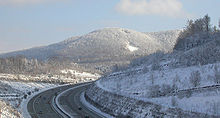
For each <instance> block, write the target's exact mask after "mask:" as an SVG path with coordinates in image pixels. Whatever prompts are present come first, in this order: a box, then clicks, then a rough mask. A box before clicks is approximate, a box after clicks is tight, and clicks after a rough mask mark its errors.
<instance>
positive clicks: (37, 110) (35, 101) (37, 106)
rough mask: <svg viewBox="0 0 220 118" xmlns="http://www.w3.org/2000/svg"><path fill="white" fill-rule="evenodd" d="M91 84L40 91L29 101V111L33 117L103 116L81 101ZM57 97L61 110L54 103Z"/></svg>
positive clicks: (80, 117) (74, 117)
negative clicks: (83, 93)
mask: <svg viewBox="0 0 220 118" xmlns="http://www.w3.org/2000/svg"><path fill="white" fill-rule="evenodd" d="M90 84H91V83H82V84H76V85H67V86H62V87H57V88H53V89H50V90H47V91H44V92H42V93H39V94H38V95H36V96H34V97H33V98H32V99H31V100H30V101H29V102H28V105H27V109H28V112H29V114H30V115H31V117H32V118H62V117H67V118H68V117H73V118H103V116H102V115H100V114H98V113H96V112H94V111H93V110H90V109H89V108H87V107H86V106H84V105H83V104H82V103H81V102H80V94H81V93H82V92H83V91H85V90H86V88H87V87H88V86H89V85H90ZM58 96H59V97H58ZM55 99H57V101H58V102H59V104H60V106H61V107H62V109H61V110H60V108H59V107H58V106H59V105H57V104H55V105H54V103H56V102H54V101H56V100H55ZM66 112H67V113H68V114H67V113H66Z"/></svg>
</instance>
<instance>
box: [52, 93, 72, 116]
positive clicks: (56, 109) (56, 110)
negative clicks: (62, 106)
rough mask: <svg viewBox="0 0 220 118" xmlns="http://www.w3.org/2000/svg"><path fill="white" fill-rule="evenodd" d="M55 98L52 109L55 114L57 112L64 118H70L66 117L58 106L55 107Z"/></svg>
mask: <svg viewBox="0 0 220 118" xmlns="http://www.w3.org/2000/svg"><path fill="white" fill-rule="evenodd" d="M55 98H56V97H55V96H53V99H52V106H51V107H52V109H53V110H54V111H55V112H57V113H58V114H60V115H61V116H62V117H64V118H68V117H66V115H65V114H64V113H63V112H62V111H60V110H59V109H58V108H57V106H56V105H55V104H56V103H55Z"/></svg>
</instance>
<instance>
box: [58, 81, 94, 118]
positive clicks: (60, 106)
mask: <svg viewBox="0 0 220 118" xmlns="http://www.w3.org/2000/svg"><path fill="white" fill-rule="evenodd" d="M89 84H91V83H87V84H82V85H78V86H75V87H73V88H70V89H67V90H65V91H63V92H61V93H60V94H59V95H58V96H57V97H56V99H55V103H56V104H57V106H58V107H59V109H62V111H63V112H64V113H65V114H66V115H68V116H69V117H71V118H74V116H72V115H71V114H69V113H68V112H67V111H66V110H65V109H64V108H63V107H62V105H60V103H59V101H58V99H59V98H60V97H61V96H62V95H63V94H65V93H66V92H68V91H70V90H73V89H76V88H79V87H82V86H86V85H89Z"/></svg>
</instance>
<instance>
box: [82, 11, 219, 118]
mask: <svg viewBox="0 0 220 118" xmlns="http://www.w3.org/2000/svg"><path fill="white" fill-rule="evenodd" d="M147 34H149V35H151V34H153V35H154V37H153V38H156V39H158V40H160V39H162V38H161V37H163V35H158V34H157V33H147ZM166 38H168V39H169V37H166ZM166 38H165V39H166ZM176 41H177V42H169V40H165V42H166V43H162V44H164V45H171V47H172V46H173V50H172V51H171V52H168V53H167V52H163V51H158V52H156V53H154V54H151V55H148V56H143V57H141V58H138V59H135V60H133V61H132V62H131V63H130V66H129V67H127V68H123V67H115V68H114V69H115V71H116V72H114V73H112V74H109V75H106V76H104V77H102V78H101V79H100V80H98V81H97V82H96V83H95V85H93V86H91V88H90V89H89V90H87V92H86V94H85V97H86V99H87V100H88V101H89V102H90V103H91V104H93V105H94V106H96V107H98V108H99V109H100V110H102V111H103V112H107V113H109V114H111V115H113V116H115V117H169V118H170V117H187V118H191V117H204V118H207V117H219V116H220V111H219V108H220V107H219V105H220V92H219V91H220V74H219V73H220V57H219V56H220V43H219V42H220V31H219V30H218V29H216V27H214V28H213V27H211V25H210V17H209V16H208V15H206V16H205V17H203V18H200V19H197V20H195V21H193V20H190V21H189V22H188V24H187V26H186V28H185V29H183V30H182V31H181V33H180V35H179V36H178V39H177V40H176ZM94 93H98V95H97V96H96V95H95V96H93V94H94ZM118 99H119V100H118ZM149 106H151V107H149ZM152 111H153V112H152Z"/></svg>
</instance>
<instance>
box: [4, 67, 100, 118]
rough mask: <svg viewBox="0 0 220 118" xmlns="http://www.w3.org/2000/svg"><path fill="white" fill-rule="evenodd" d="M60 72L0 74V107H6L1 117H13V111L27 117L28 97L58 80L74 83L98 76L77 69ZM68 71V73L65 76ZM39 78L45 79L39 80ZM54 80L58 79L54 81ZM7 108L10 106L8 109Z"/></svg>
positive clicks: (52, 86)
mask: <svg viewBox="0 0 220 118" xmlns="http://www.w3.org/2000/svg"><path fill="white" fill-rule="evenodd" d="M61 72H63V75H36V76H29V75H21V74H20V75H14V74H0V78H1V79H0V100H1V101H2V102H3V103H4V104H1V106H0V107H2V108H5V109H7V110H4V112H5V113H4V114H5V116H2V117H13V114H14V112H15V111H16V113H18V114H20V116H19V117H28V112H27V109H26V105H27V103H28V101H29V100H30V98H31V97H33V96H34V95H36V94H37V93H39V92H42V91H44V90H47V89H50V88H54V87H58V86H60V84H59V82H60V81H61V82H62V81H63V82H66V83H72V84H74V83H80V82H88V81H94V80H96V79H97V78H98V77H99V75H98V74H91V73H86V72H82V73H80V72H78V71H75V70H68V69H66V70H62V71H61ZM68 73H70V74H69V75H68V76H66V74H68ZM39 80H47V81H43V82H41V81H39ZM48 80H49V81H48ZM50 80H51V81H52V82H51V81H50ZM54 80H59V81H57V82H58V83H56V81H54ZM8 108H10V110H9V109H8ZM11 109H12V110H11ZM10 111H13V112H10ZM6 112H7V113H6ZM7 114H8V115H7Z"/></svg>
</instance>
